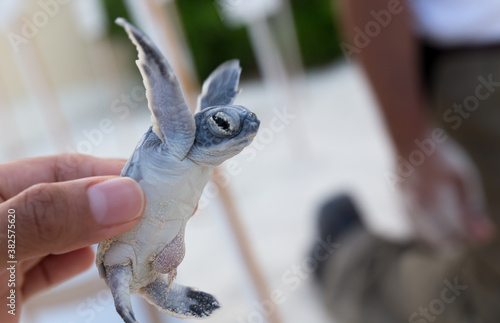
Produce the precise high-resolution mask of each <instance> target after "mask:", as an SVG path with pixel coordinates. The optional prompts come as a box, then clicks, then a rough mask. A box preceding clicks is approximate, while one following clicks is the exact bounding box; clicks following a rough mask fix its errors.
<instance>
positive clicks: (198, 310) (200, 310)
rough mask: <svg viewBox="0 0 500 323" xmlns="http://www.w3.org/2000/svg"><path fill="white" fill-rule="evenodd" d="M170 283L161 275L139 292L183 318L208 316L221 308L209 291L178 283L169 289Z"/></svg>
mask: <svg viewBox="0 0 500 323" xmlns="http://www.w3.org/2000/svg"><path fill="white" fill-rule="evenodd" d="M168 285H169V284H168V281H166V280H165V279H164V278H163V277H160V278H158V279H157V280H156V281H155V282H153V283H151V284H149V285H148V286H146V287H144V288H141V290H140V291H139V293H140V294H141V296H142V297H144V299H146V300H147V301H148V302H149V303H151V304H153V305H154V306H155V307H156V308H158V309H159V310H160V311H162V312H163V313H165V314H168V315H171V316H174V317H178V318H183V319H186V318H187V319H193V318H194V319H201V318H207V317H209V316H210V315H211V314H212V313H213V312H214V311H215V310H217V309H218V308H220V305H219V302H218V301H217V300H216V299H215V297H213V296H212V295H210V294H208V293H205V292H201V291H197V290H194V289H192V288H191V287H187V286H182V285H178V284H172V286H171V288H170V289H168Z"/></svg>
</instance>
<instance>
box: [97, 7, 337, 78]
mask: <svg viewBox="0 0 500 323" xmlns="http://www.w3.org/2000/svg"><path fill="white" fill-rule="evenodd" d="M138 1H139V0H138ZM290 1H291V5H292V9H293V16H294V20H295V24H296V30H297V37H298V40H299V44H300V50H301V54H302V58H303V60H304V65H305V66H306V67H310V66H315V65H321V64H325V63H328V62H330V61H332V60H333V59H335V58H336V57H338V56H339V55H340V54H341V51H340V48H339V45H338V44H339V42H340V40H339V33H338V30H337V26H336V24H335V23H334V18H333V17H332V13H333V10H332V7H331V6H332V1H333V0H314V1H306V0H290ZM103 2H104V4H105V8H106V11H107V13H108V16H109V19H110V22H112V21H114V19H115V18H116V17H120V16H121V17H125V18H127V19H129V14H128V13H127V9H126V7H125V5H124V3H123V0H103ZM176 4H177V7H178V9H179V14H180V19H181V23H182V25H183V27H184V31H185V34H186V37H187V41H188V43H189V46H190V48H191V51H192V55H193V59H194V64H195V66H196V70H197V73H198V77H199V79H200V80H203V79H205V78H206V77H207V76H208V74H209V73H210V72H211V71H212V70H213V69H214V68H215V67H216V66H217V65H219V64H220V63H222V62H223V61H225V60H228V59H233V58H237V59H239V60H240V62H241V65H242V67H243V69H244V71H245V73H244V75H243V76H244V77H248V76H249V75H252V74H255V73H257V65H256V61H255V58H254V55H253V50H252V47H251V44H250V41H249V39H248V35H247V32H246V29H245V28H236V29H233V28H229V27H227V26H226V25H225V23H224V22H223V21H222V19H221V17H220V16H219V12H218V10H217V4H216V1H215V0H178V1H176ZM110 34H111V35H112V36H118V37H126V36H125V33H123V31H122V30H120V28H119V27H118V26H116V25H115V24H113V23H110ZM285 55H286V53H285Z"/></svg>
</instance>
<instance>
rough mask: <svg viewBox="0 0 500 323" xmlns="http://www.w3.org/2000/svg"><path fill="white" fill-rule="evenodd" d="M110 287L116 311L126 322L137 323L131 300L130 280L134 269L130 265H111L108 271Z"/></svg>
mask: <svg viewBox="0 0 500 323" xmlns="http://www.w3.org/2000/svg"><path fill="white" fill-rule="evenodd" d="M106 274H107V277H108V283H109V288H110V289H111V294H113V300H114V302H115V307H116V311H117V312H118V314H120V316H121V317H122V319H123V321H125V323H137V321H136V319H135V316H134V311H133V310H132V303H131V302H130V281H131V280H132V269H131V268H130V266H116V267H110V268H109V269H108V270H107V271H106Z"/></svg>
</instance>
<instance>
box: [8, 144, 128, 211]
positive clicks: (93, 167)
mask: <svg viewBox="0 0 500 323" xmlns="http://www.w3.org/2000/svg"><path fill="white" fill-rule="evenodd" d="M124 165H125V160H122V159H100V158H95V157H92V156H88V155H79V154H61V155H54V156H47V157H37V158H30V159H24V160H19V161H12V162H8V163H4V164H1V165H0V183H1V185H0V202H3V201H6V200H8V199H10V198H11V197H13V196H15V195H17V194H19V193H20V192H21V191H23V190H24V189H26V188H28V187H30V186H33V185H35V184H38V183H51V182H62V181H68V180H73V179H77V178H84V177H91V176H104V175H119V174H120V170H121V169H122V168H123V166H124Z"/></svg>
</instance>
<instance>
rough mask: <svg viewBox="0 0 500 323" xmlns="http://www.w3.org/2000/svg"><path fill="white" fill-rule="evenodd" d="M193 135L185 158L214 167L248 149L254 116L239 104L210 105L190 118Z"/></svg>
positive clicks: (255, 127)
mask: <svg viewBox="0 0 500 323" xmlns="http://www.w3.org/2000/svg"><path fill="white" fill-rule="evenodd" d="M194 118H195V122H196V135H195V140H194V144H193V146H192V147H191V150H190V151H189V153H188V155H187V158H189V159H190V160H192V161H194V162H195V163H197V164H200V165H207V166H217V165H219V164H221V163H223V162H224V161H225V160H226V159H229V158H231V157H233V156H235V155H237V154H238V153H240V152H241V151H242V150H243V149H244V148H245V147H246V146H248V145H249V144H250V143H251V142H252V140H253V138H254V137H255V135H256V134H257V130H258V129H259V125H260V121H259V119H257V117H256V116H255V114H254V113H253V112H251V111H250V110H248V109H247V108H245V107H243V106H241V105H226V106H213V107H209V108H205V109H203V110H202V111H200V112H198V113H197V114H195V116H194Z"/></svg>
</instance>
